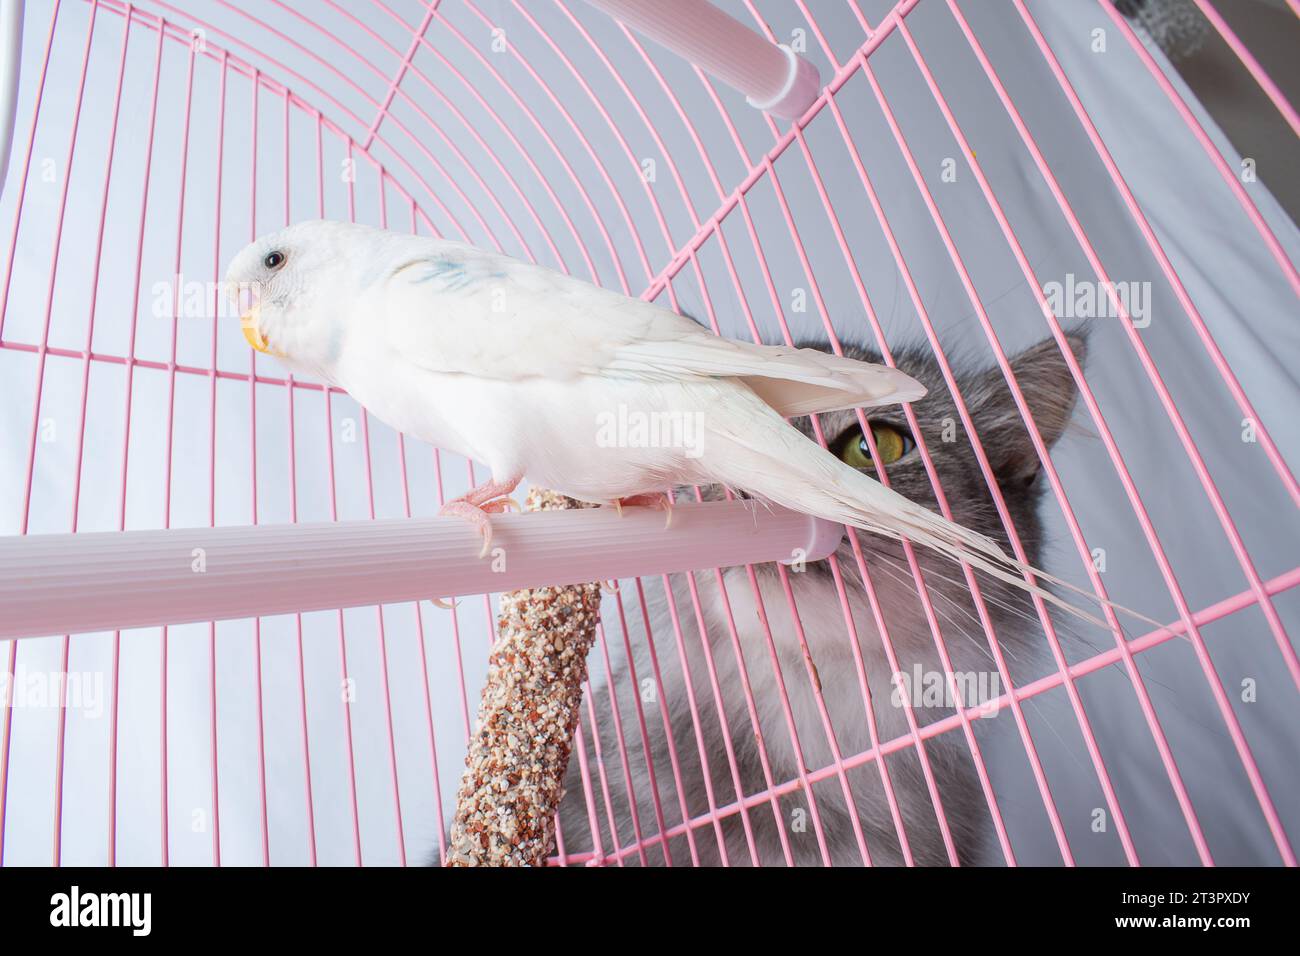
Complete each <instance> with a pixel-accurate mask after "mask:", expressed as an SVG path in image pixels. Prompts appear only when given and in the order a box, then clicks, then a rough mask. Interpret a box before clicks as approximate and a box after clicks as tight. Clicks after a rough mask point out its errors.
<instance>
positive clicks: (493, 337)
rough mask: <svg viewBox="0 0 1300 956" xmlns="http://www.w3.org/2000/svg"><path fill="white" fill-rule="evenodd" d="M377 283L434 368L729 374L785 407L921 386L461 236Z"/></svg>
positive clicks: (405, 347)
mask: <svg viewBox="0 0 1300 956" xmlns="http://www.w3.org/2000/svg"><path fill="white" fill-rule="evenodd" d="M384 294H385V308H384V309H382V310H379V311H380V314H381V315H382V317H383V318H382V319H381V320H380V321H383V322H384V324H385V326H386V328H385V335H386V336H387V338H388V342H389V345H390V346H391V348H392V349H393V351H394V352H395V353H396V354H398V355H400V356H402V357H403V358H405V359H406V360H408V361H411V362H413V363H415V364H417V365H419V366H421V367H423V368H426V369H429V370H431V371H437V372H445V373H457V374H465V375H474V376H478V377H482V378H497V379H519V380H522V379H527V378H549V379H556V380H564V379H569V378H574V377H577V376H581V375H603V376H607V377H611V378H624V379H627V378H632V379H641V380H645V381H680V380H682V379H690V378H735V379H740V380H742V381H744V382H745V383H746V384H748V385H749V386H750V387H751V388H753V389H754V391H755V392H757V393H758V395H759V396H760V397H761V398H763V400H764V401H765V402H767V403H768V404H770V405H771V406H772V407H773V408H775V409H777V410H778V411H779V412H780V413H781V414H782V415H786V416H790V415H800V414H807V413H810V412H820V411H831V410H833V409H838V408H855V407H859V406H865V405H875V404H885V403H891V404H892V403H896V402H907V401H915V400H916V399H918V398H920V397H921V396H922V395H924V394H925V389H924V388H923V387H922V386H921V385H920V384H919V383H917V382H916V381H915V380H913V379H912V378H911V377H909V376H907V375H905V374H903V373H902V372H899V371H898V370H896V369H892V368H888V367H885V366H881V365H873V364H870V363H867V362H859V361H856V360H854V359H848V358H844V357H842V356H836V355H831V354H828V353H825V352H820V351H818V350H816V349H796V348H791V347H787V346H766V345H753V344H749V343H744V342H734V341H731V340H729V339H724V338H720V337H718V336H716V335H713V334H712V333H711V332H709V331H708V330H707V329H705V328H703V327H702V326H700V325H699V324H698V323H696V322H694V321H692V320H690V319H688V318H685V317H684V316H680V315H677V314H676V313H674V312H669V311H667V310H666V309H662V308H660V307H659V306H656V305H654V304H652V303H649V302H645V301H643V300H640V299H634V298H630V297H628V296H624V295H620V294H618V293H616V292H611V291H609V290H608V289H602V288H600V287H599V286H595V285H592V284H590V283H587V282H583V281H581V280H579V279H574V278H571V277H569V276H565V275H562V274H560V273H557V272H553V271H551V270H549V269H545V268H543V267H540V266H535V265H531V264H528V263H524V262H520V261H518V260H515V259H511V258H509V257H507V256H503V255H498V254H495V253H490V252H486V251H484V250H481V249H476V248H474V247H472V246H465V245H461V244H459V243H450V242H437V243H435V242H433V241H431V240H423V241H422V244H421V246H420V247H419V253H418V254H417V255H415V256H413V257H411V258H410V259H409V260H407V261H405V262H403V263H401V264H399V266H398V267H397V268H396V269H395V271H394V272H393V273H392V275H391V277H390V278H389V279H388V280H387V283H386V288H385V293H384Z"/></svg>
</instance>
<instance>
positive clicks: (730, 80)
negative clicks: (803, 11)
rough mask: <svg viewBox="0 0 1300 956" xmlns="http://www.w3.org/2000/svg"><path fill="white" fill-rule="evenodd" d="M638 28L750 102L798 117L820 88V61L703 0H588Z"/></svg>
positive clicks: (772, 112) (770, 110)
mask: <svg viewBox="0 0 1300 956" xmlns="http://www.w3.org/2000/svg"><path fill="white" fill-rule="evenodd" d="M588 2H589V3H591V4H592V6H595V7H599V8H600V9H601V10H604V11H605V12H606V13H608V14H609V15H610V16H612V17H614V18H615V19H617V20H620V21H622V22H623V23H625V24H627V25H628V26H629V27H631V28H632V29H634V30H636V31H637V32H638V33H641V34H644V35H645V36H647V37H649V38H650V39H652V40H654V41H655V42H656V43H659V44H661V45H662V46H665V47H667V48H668V49H669V50H672V51H673V52H674V53H676V54H678V55H679V56H683V57H685V58H686V59H688V60H690V61H691V62H692V63H694V64H695V65H696V66H698V67H699V68H700V69H702V70H704V72H706V73H709V74H711V75H713V76H716V77H717V78H718V79H720V80H722V82H724V83H726V84H727V85H728V86H731V87H733V88H735V89H737V90H740V92H742V93H744V94H745V95H746V96H748V97H749V105H750V106H753V107H754V108H755V109H760V110H765V111H766V112H768V113H771V114H772V115H773V116H780V117H781V118H783V119H796V118H798V117H800V116H802V115H803V114H804V112H805V111H807V109H808V107H810V106H812V104H813V101H814V100H815V99H817V94H818V92H819V91H820V90H821V77H820V76H819V75H818V73H817V67H815V66H813V65H812V63H810V62H809V61H807V60H805V59H804V58H803V57H801V56H799V55H797V54H796V53H795V52H794V51H793V50H791V49H790V48H789V47H788V46H786V45H784V44H781V45H777V44H775V43H769V42H768V41H767V40H766V39H765V38H763V37H762V36H760V35H759V34H757V33H755V32H754V31H753V30H751V29H749V27H747V26H745V25H744V24H743V23H741V22H740V21H739V20H736V19H735V18H733V17H731V16H729V15H727V14H725V13H723V12H722V11H721V10H719V9H718V8H717V7H715V6H714V5H713V4H711V3H707V2H703V0H588Z"/></svg>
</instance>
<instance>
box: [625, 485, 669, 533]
mask: <svg viewBox="0 0 1300 956" xmlns="http://www.w3.org/2000/svg"><path fill="white" fill-rule="evenodd" d="M625 505H626V506H627V507H630V508H638V507H639V508H660V509H662V510H664V511H666V512H668V520H666V521H665V522H664V527H665V528H670V527H672V523H673V496H672V495H670V494H668V492H666V491H648V492H645V493H644V494H640V495H631V496H629V497H627V498H620V499H618V500H616V501H615V502H614V506H615V507H616V508H618V514H619V517H622V516H623V507H624V506H625Z"/></svg>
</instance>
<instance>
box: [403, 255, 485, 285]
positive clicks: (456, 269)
mask: <svg viewBox="0 0 1300 956" xmlns="http://www.w3.org/2000/svg"><path fill="white" fill-rule="evenodd" d="M415 281H416V282H437V283H438V284H439V285H441V286H442V287H443V288H444V289H445V290H446V291H448V292H454V291H456V290H457V289H463V288H464V287H465V286H467V285H469V284H470V283H471V281H472V279H471V278H470V274H469V270H468V269H467V268H466V267H465V263H463V262H461V261H459V260H457V259H453V258H452V257H451V256H440V257H439V258H437V259H431V260H429V268H428V270H427V271H426V272H425V273H424V275H422V276H420V277H419V278H417V279H416V280H415Z"/></svg>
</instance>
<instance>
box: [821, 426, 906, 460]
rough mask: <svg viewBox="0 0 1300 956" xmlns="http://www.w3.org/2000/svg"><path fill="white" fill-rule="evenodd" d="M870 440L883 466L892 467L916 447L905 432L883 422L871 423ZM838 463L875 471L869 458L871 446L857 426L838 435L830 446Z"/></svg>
mask: <svg viewBox="0 0 1300 956" xmlns="http://www.w3.org/2000/svg"><path fill="white" fill-rule="evenodd" d="M870 425H871V438H872V440H873V441H874V442H875V443H876V451H877V452H878V453H879V454H880V460H881V462H882V463H883V464H885V465H892V464H893V463H894V462H896V461H898V459H900V458H902V457H903V456H904V455H906V454H907V453H908V452H909V451H911V450H912V449H913V448H915V447H916V442H915V441H913V439H912V436H911V435H909V434H908V433H907V432H905V431H903V430H901V429H898V428H895V427H894V426H893V425H888V424H885V423H884V422H871V423H870ZM832 447H833V449H834V451H835V454H836V455H837V456H838V457H839V459H840V461H842V462H844V464H846V465H848V466H849V467H850V468H870V469H873V470H874V469H875V467H876V462H875V460H874V459H872V457H871V446H870V445H868V444H867V440H866V438H864V437H863V435H862V429H861V428H859V427H858V426H857V425H854V426H853V427H852V428H850V429H848V430H847V431H845V432H844V434H842V435H840V437H839V438H837V439H836V440H835V444H834V445H833V446H832Z"/></svg>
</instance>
